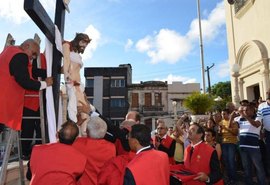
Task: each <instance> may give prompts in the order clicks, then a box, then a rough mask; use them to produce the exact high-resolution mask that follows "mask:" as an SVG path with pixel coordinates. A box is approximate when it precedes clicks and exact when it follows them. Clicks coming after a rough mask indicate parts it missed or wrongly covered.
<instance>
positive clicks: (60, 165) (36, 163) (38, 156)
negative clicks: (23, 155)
mask: <svg viewBox="0 0 270 185" xmlns="http://www.w3.org/2000/svg"><path fill="white" fill-rule="evenodd" d="M85 165H86V157H85V156H84V155H82V154H81V153H80V152H78V151H77V150H76V149H74V148H73V147H72V146H71V145H66V144H62V143H52V144H46V145H35V146H34V148H33V151H32V155H31V159H30V168H31V172H32V179H31V182H30V185H75V184H76V181H77V179H78V178H79V177H80V176H81V175H82V174H83V172H84V170H85Z"/></svg>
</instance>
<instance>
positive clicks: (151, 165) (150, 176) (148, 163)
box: [127, 149, 170, 185]
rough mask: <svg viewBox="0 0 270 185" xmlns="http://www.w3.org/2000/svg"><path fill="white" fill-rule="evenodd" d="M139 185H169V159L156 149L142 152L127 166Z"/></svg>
mask: <svg viewBox="0 0 270 185" xmlns="http://www.w3.org/2000/svg"><path fill="white" fill-rule="evenodd" d="M127 168H129V170H130V171H131V173H132V175H133V177H134V180H135V182H136V184H137V185H149V184H154V185H169V179H170V176H169V170H170V169H169V159H168V155H167V154H166V153H164V152H161V151H157V150H154V149H151V150H146V151H142V152H140V153H139V154H137V155H136V156H135V157H134V159H133V160H132V161H131V162H130V163H129V164H128V165H127Z"/></svg>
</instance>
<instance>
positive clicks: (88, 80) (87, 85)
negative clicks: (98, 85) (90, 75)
mask: <svg viewBox="0 0 270 185" xmlns="http://www.w3.org/2000/svg"><path fill="white" fill-rule="evenodd" d="M86 87H94V79H87V80H86Z"/></svg>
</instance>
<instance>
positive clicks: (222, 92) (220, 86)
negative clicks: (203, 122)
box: [211, 81, 232, 111]
mask: <svg viewBox="0 0 270 185" xmlns="http://www.w3.org/2000/svg"><path fill="white" fill-rule="evenodd" d="M211 88H212V89H211V94H212V95H213V96H214V97H218V96H219V97H221V98H222V100H221V101H216V102H215V104H214V111H216V110H218V111H221V110H223V109H224V108H225V106H226V103H227V102H231V101H232V95H231V82H230V81H227V82H218V83H217V84H214V85H213V86H212V87H211Z"/></svg>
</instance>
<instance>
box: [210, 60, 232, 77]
mask: <svg viewBox="0 0 270 185" xmlns="http://www.w3.org/2000/svg"><path fill="white" fill-rule="evenodd" d="M213 73H214V74H217V75H218V76H219V77H220V78H225V77H228V76H230V65H229V62H228V61H225V62H223V63H221V64H218V66H217V69H216V70H214V71H213Z"/></svg>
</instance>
